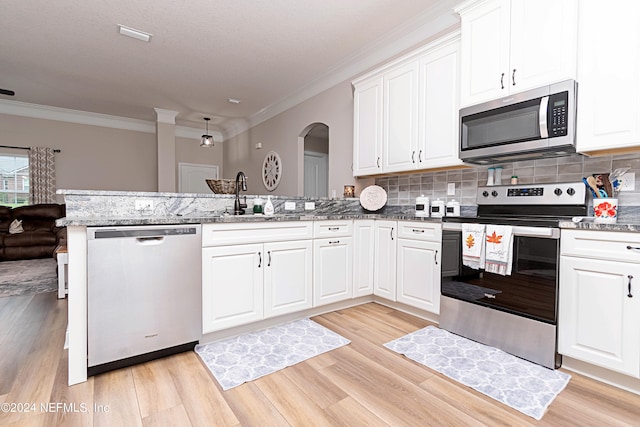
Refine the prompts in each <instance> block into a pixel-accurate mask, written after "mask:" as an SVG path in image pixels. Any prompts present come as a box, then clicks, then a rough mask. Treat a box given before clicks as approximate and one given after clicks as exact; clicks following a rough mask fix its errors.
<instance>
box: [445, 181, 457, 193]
mask: <svg viewBox="0 0 640 427" xmlns="http://www.w3.org/2000/svg"><path fill="white" fill-rule="evenodd" d="M455 194H456V183H455V182H450V183H448V184H447V196H455Z"/></svg>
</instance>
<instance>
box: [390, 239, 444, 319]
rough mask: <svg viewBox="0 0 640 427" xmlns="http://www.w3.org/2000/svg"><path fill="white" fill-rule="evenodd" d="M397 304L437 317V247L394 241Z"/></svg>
mask: <svg viewBox="0 0 640 427" xmlns="http://www.w3.org/2000/svg"><path fill="white" fill-rule="evenodd" d="M397 258H398V276H397V282H396V284H397V289H398V290H397V294H398V295H397V300H398V302H403V303H405V304H408V305H411V306H413V307H416V308H421V309H423V310H427V311H429V312H431V313H435V314H439V313H440V244H439V243H434V242H423V241H419V240H408V239H398V257H397Z"/></svg>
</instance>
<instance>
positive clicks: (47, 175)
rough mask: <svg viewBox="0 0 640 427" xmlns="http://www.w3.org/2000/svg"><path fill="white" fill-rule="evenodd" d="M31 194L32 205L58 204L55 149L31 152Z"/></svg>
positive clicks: (32, 149)
mask: <svg viewBox="0 0 640 427" xmlns="http://www.w3.org/2000/svg"><path fill="white" fill-rule="evenodd" d="M29 192H30V198H31V204H32V205H35V204H38V203H55V202H56V168H55V159H54V154H53V148H46V147H31V149H30V150H29Z"/></svg>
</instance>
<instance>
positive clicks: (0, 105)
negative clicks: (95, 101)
mask: <svg viewBox="0 0 640 427" xmlns="http://www.w3.org/2000/svg"><path fill="white" fill-rule="evenodd" d="M0 114H9V115H13V116H23V117H32V118H35V119H45V120H55V121H59V122H68V123H78V124H83V125H91V126H102V127H107V128H115V129H123V130H132V131H136V132H146V133H156V124H155V122H149V121H146V120H138V119H130V118H128V117H119V116H110V115H107V114H100V113H91V112H88V111H80V110H70V109H67V108H59V107H51V106H47V105H38V104H29V103H26V102H19V101H6V100H0Z"/></svg>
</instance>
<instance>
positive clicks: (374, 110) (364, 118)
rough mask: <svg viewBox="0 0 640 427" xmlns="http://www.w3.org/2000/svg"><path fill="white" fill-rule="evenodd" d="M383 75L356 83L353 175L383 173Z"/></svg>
mask: <svg viewBox="0 0 640 427" xmlns="http://www.w3.org/2000/svg"><path fill="white" fill-rule="evenodd" d="M382 86H383V84H382V77H379V78H375V79H373V80H370V81H367V82H364V83H362V84H361V85H358V86H356V88H355V93H354V97H353V103H354V117H353V176H360V175H372V174H376V173H380V172H382Z"/></svg>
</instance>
